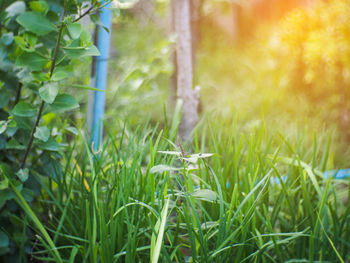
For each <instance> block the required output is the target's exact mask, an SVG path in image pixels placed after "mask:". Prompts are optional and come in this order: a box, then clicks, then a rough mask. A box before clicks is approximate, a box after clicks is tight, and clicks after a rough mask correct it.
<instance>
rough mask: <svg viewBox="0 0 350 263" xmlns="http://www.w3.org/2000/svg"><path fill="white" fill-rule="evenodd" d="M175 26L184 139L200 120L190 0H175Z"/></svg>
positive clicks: (178, 87) (178, 85)
mask: <svg viewBox="0 0 350 263" xmlns="http://www.w3.org/2000/svg"><path fill="white" fill-rule="evenodd" d="M173 1H175V2H174V5H173V7H174V26H175V32H176V35H177V41H176V64H177V97H178V98H179V99H181V100H182V103H183V104H182V113H183V116H182V120H181V124H180V129H179V134H180V137H181V139H182V140H183V141H188V140H189V139H190V135H191V132H192V130H193V128H194V127H195V125H196V123H197V120H198V113H197V108H198V97H199V94H198V93H199V90H198V89H196V90H193V89H192V86H193V71H192V47H191V16H190V0H173Z"/></svg>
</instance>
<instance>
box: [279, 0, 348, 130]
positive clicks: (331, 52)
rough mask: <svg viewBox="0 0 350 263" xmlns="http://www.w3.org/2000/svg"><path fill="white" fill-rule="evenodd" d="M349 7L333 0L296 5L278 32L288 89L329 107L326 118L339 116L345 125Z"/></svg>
mask: <svg viewBox="0 0 350 263" xmlns="http://www.w3.org/2000/svg"><path fill="white" fill-rule="evenodd" d="M349 7H350V3H349V1H346V0H340V1H338V0H332V1H319V2H317V3H316V4H315V5H314V6H312V7H310V8H304V9H297V10H295V11H293V12H291V13H290V14H289V15H288V16H287V17H286V19H285V20H284V22H283V24H282V27H281V28H280V35H279V37H280V38H281V40H282V41H281V43H280V44H281V46H282V47H283V49H284V51H285V58H286V60H282V61H283V63H285V64H284V65H283V66H285V68H286V73H287V77H288V82H289V86H290V88H291V90H292V91H293V92H296V91H298V92H301V93H302V94H305V95H306V97H307V98H308V99H309V100H310V101H311V102H312V103H314V104H315V105H318V106H320V107H326V108H327V110H328V111H332V112H333V114H331V115H330V116H329V118H330V119H337V118H338V119H339V124H340V125H341V126H340V127H341V128H344V129H345V128H346V129H347V128H348V127H349V125H350V115H349V112H348V111H349V107H350V105H349V99H350V13H349V12H348V10H349ZM283 49H281V50H283Z"/></svg>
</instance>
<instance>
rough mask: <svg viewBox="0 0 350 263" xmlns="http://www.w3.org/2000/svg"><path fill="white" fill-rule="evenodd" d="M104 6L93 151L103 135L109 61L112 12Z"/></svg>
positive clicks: (93, 123)
mask: <svg viewBox="0 0 350 263" xmlns="http://www.w3.org/2000/svg"><path fill="white" fill-rule="evenodd" d="M105 2H106V1H105ZM108 6H109V5H107V6H105V7H104V8H103V9H102V12H101V14H100V19H101V22H102V24H103V25H104V26H105V27H106V28H107V29H108V31H109V32H107V31H106V30H105V29H104V28H103V27H102V26H98V39H97V48H98V49H99V51H100V53H101V55H100V56H99V57H97V62H96V80H95V87H96V88H97V89H100V90H103V91H104V92H101V91H94V102H93V103H94V105H93V118H92V129H91V131H92V141H93V143H94V150H95V151H96V150H98V149H99V146H100V144H101V143H102V135H103V117H104V110H105V98H106V92H105V91H106V86H107V73H108V59H109V46H110V38H111V32H112V11H111V10H109V9H108Z"/></svg>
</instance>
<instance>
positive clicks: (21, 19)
mask: <svg viewBox="0 0 350 263" xmlns="http://www.w3.org/2000/svg"><path fill="white" fill-rule="evenodd" d="M16 20H17V22H18V23H19V24H20V25H21V26H23V27H24V28H25V29H27V30H28V31H30V32H33V33H35V34H37V35H39V36H44V35H46V34H48V33H50V32H51V31H54V30H55V29H56V28H55V26H54V25H53V24H52V23H51V21H50V20H49V19H47V18H46V17H45V16H44V15H43V14H41V13H39V12H32V11H30V12H25V13H23V14H21V15H20V16H18V17H17V19H16Z"/></svg>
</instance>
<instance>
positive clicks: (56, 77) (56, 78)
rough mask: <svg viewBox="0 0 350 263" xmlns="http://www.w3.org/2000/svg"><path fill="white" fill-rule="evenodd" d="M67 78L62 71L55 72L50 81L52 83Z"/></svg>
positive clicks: (66, 74)
mask: <svg viewBox="0 0 350 263" xmlns="http://www.w3.org/2000/svg"><path fill="white" fill-rule="evenodd" d="M67 77H68V73H67V72H65V71H63V70H57V71H56V70H55V71H54V73H53V75H52V78H51V79H52V80H53V81H60V80H63V79H65V78H67Z"/></svg>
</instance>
